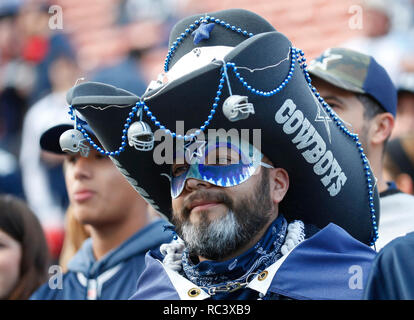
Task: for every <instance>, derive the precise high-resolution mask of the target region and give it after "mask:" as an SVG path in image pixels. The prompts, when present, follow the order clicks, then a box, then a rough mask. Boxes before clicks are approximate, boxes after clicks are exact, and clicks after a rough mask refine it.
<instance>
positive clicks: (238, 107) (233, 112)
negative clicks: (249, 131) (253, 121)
mask: <svg viewBox="0 0 414 320" xmlns="http://www.w3.org/2000/svg"><path fill="white" fill-rule="evenodd" d="M223 113H224V115H225V116H226V117H227V119H229V120H230V121H232V122H234V121H238V120H242V119H247V118H248V117H249V115H250V114H254V107H253V103H249V102H248V100H247V96H239V95H231V96H230V97H228V98H227V99H226V101H224V103H223Z"/></svg>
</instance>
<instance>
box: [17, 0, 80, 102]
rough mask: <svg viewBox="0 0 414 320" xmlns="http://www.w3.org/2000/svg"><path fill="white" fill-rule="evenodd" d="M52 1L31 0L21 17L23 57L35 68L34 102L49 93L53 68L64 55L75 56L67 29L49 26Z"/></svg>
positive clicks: (18, 25) (22, 8)
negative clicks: (66, 33)
mask: <svg viewBox="0 0 414 320" xmlns="http://www.w3.org/2000/svg"><path fill="white" fill-rule="evenodd" d="M49 19H50V15H49V3H48V1H27V2H25V3H24V5H23V6H22V7H21V8H20V11H19V16H18V18H17V28H18V31H19V37H20V38H21V39H22V45H21V46H22V47H21V53H20V55H21V58H22V59H23V60H24V61H25V62H26V63H28V64H29V65H31V66H32V67H33V68H34V70H35V77H36V78H35V79H36V81H35V83H34V86H33V89H32V91H31V93H30V97H29V98H30V103H34V102H36V101H37V100H39V99H40V98H42V97H44V96H45V95H46V94H48V93H49V92H50V91H51V90H52V87H53V83H52V79H50V72H49V68H50V67H51V65H52V64H53V63H54V61H55V60H56V59H57V58H58V57H59V56H62V55H66V56H68V57H69V56H71V57H72V59H74V58H75V54H74V52H73V48H72V46H71V45H70V43H69V39H68V38H67V36H66V35H65V34H64V33H61V32H57V31H55V30H51V29H50V28H49Z"/></svg>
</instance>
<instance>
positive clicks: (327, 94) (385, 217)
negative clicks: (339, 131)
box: [309, 48, 414, 249]
mask: <svg viewBox="0 0 414 320" xmlns="http://www.w3.org/2000/svg"><path fill="white" fill-rule="evenodd" d="M309 73H310V74H311V76H312V83H313V84H314V86H315V87H316V89H317V90H318V91H319V93H320V95H321V96H322V97H323V98H324V99H325V101H326V102H327V103H328V104H329V105H330V106H331V107H332V109H333V110H334V111H335V113H336V114H337V115H338V116H339V117H340V118H341V119H342V121H343V122H344V123H345V124H346V126H347V127H348V129H349V130H350V131H351V132H353V133H356V134H358V138H359V142H360V143H361V147H362V148H363V150H362V151H363V152H364V153H365V155H366V156H367V158H368V160H369V162H370V166H371V168H372V171H373V174H374V176H375V178H374V179H375V181H372V183H375V184H376V186H377V188H378V192H379V193H380V194H379V195H380V215H379V226H378V232H379V238H378V240H377V242H376V243H375V246H376V249H380V248H382V247H383V246H384V245H386V244H387V243H388V242H390V241H391V240H393V239H395V238H396V237H399V236H401V235H404V234H406V233H407V232H411V231H414V197H413V196H412V195H408V194H405V193H403V192H401V191H400V190H398V189H397V187H396V185H395V183H394V182H393V181H387V180H386V177H384V176H383V167H384V163H383V161H384V152H385V147H386V145H387V142H388V140H389V138H390V136H391V133H392V130H393V127H394V117H395V115H396V113H397V90H396V89H395V87H394V85H393V83H392V81H391V79H390V77H389V75H388V74H387V72H386V70H385V69H384V68H383V67H382V66H381V65H379V64H378V63H377V62H376V61H375V59H374V58H373V57H372V56H368V55H365V54H363V53H360V52H358V51H354V50H350V49H344V48H330V49H327V50H325V51H324V52H323V54H322V55H321V56H319V57H318V58H316V59H315V60H313V61H312V62H311V63H310V65H309ZM374 179H372V180H374Z"/></svg>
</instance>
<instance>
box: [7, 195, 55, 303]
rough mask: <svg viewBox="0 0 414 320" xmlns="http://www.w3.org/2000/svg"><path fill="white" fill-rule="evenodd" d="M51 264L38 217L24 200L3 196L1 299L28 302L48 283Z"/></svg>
mask: <svg viewBox="0 0 414 320" xmlns="http://www.w3.org/2000/svg"><path fill="white" fill-rule="evenodd" d="M48 263H49V261H48V252H47V245H46V240H45V237H44V235H43V232H42V228H41V226H40V224H39V221H38V220H37V218H36V216H35V215H34V214H33V212H31V211H30V209H29V208H28V207H27V206H26V204H25V203H24V202H23V201H22V200H20V199H18V198H15V197H13V196H10V195H0V299H10V300H23V299H28V298H29V297H30V295H31V294H32V293H33V292H34V291H35V290H36V289H37V288H38V287H39V286H40V285H41V284H42V283H43V282H44V281H45V280H46V278H47V268H48Z"/></svg>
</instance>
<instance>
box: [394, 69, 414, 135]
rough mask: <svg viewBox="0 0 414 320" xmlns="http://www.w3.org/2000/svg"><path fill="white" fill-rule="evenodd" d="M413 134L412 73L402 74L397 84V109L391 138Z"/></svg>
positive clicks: (413, 90)
mask: <svg viewBox="0 0 414 320" xmlns="http://www.w3.org/2000/svg"><path fill="white" fill-rule="evenodd" d="M410 133H414V73H404V74H402V75H401V76H400V79H399V82H398V108H397V117H396V121H395V128H394V130H393V134H392V137H393V138H395V137H399V136H404V135H407V134H410Z"/></svg>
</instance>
